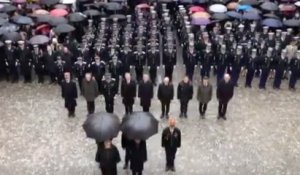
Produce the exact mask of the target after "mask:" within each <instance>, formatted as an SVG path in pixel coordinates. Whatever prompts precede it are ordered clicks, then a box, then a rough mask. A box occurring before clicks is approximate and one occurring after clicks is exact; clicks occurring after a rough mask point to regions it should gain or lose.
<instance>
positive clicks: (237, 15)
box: [226, 11, 242, 19]
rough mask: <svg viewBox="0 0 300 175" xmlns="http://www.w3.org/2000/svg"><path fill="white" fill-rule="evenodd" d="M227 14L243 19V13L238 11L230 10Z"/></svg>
mask: <svg viewBox="0 0 300 175" xmlns="http://www.w3.org/2000/svg"><path fill="white" fill-rule="evenodd" d="M226 14H227V15H228V16H230V17H231V18H235V19H242V14H241V13H239V12H236V11H229V12H226Z"/></svg>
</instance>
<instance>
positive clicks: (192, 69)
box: [185, 65, 195, 81]
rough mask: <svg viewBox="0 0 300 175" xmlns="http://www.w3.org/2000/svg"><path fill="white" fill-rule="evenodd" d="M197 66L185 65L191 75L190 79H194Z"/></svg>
mask: <svg viewBox="0 0 300 175" xmlns="http://www.w3.org/2000/svg"><path fill="white" fill-rule="evenodd" d="M194 70H195V66H194V65H186V66H185V74H186V75H187V76H188V77H189V79H190V80H191V81H192V80H193V75H194Z"/></svg>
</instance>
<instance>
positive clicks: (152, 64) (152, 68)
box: [147, 42, 160, 85]
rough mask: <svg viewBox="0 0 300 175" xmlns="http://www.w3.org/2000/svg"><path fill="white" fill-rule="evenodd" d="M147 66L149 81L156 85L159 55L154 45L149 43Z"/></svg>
mask: <svg viewBox="0 0 300 175" xmlns="http://www.w3.org/2000/svg"><path fill="white" fill-rule="evenodd" d="M147 66H148V68H149V74H150V79H151V81H152V83H153V84H154V85H156V75H157V69H158V67H159V66H160V54H159V50H158V49H157V47H156V43H155V42H154V43H151V48H150V50H148V52H147Z"/></svg>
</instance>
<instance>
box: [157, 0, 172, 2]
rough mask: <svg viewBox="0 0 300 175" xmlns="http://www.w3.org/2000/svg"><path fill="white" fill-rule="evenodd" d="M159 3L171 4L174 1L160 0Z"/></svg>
mask: <svg viewBox="0 0 300 175" xmlns="http://www.w3.org/2000/svg"><path fill="white" fill-rule="evenodd" d="M158 2H161V3H171V2H174V1H173V0H158Z"/></svg>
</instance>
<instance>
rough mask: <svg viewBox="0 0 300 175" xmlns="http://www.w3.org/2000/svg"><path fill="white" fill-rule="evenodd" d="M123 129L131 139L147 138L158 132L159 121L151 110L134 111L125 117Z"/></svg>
mask: <svg viewBox="0 0 300 175" xmlns="http://www.w3.org/2000/svg"><path fill="white" fill-rule="evenodd" d="M121 130H122V132H123V133H124V134H125V135H126V136H127V137H128V138H129V139H141V140H147V139H148V138H149V137H151V136H152V135H154V134H156V133H157V132H158V121H157V120H156V119H155V117H154V116H153V115H152V114H151V113H149V112H133V113H132V114H130V115H128V116H126V117H125V118H123V121H122V125H121Z"/></svg>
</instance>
